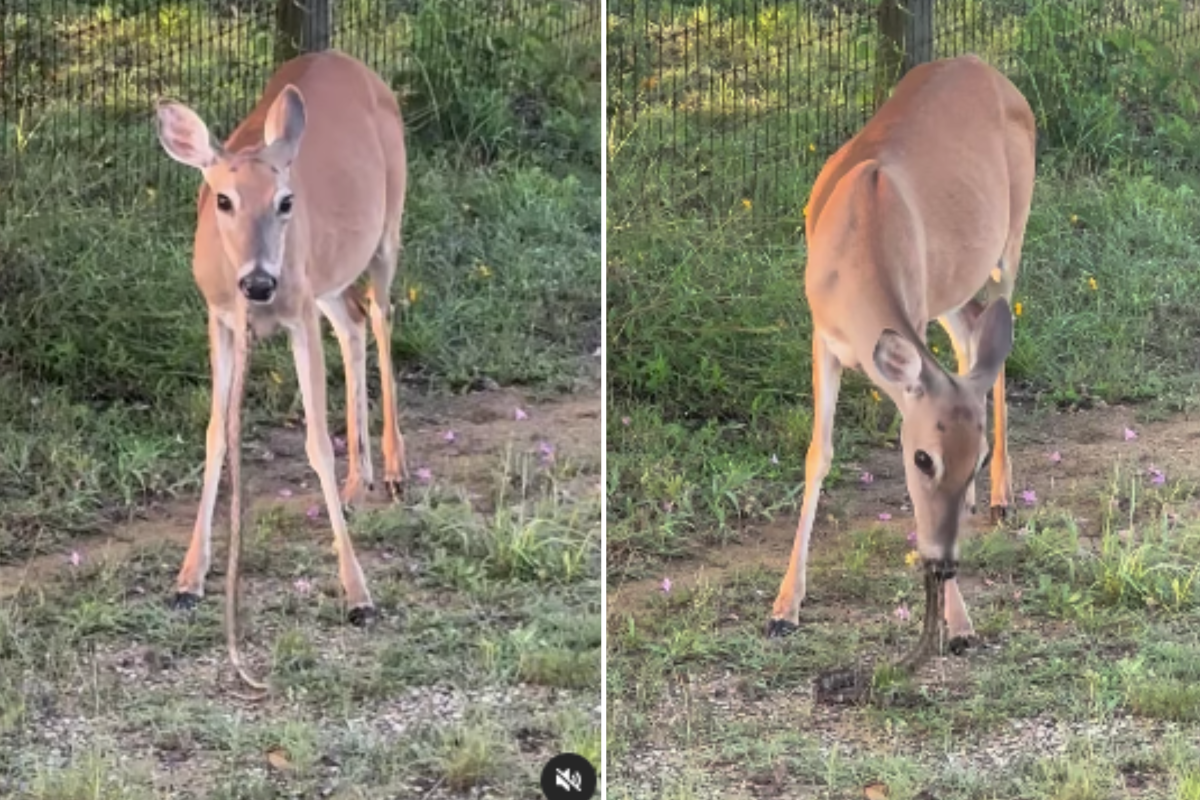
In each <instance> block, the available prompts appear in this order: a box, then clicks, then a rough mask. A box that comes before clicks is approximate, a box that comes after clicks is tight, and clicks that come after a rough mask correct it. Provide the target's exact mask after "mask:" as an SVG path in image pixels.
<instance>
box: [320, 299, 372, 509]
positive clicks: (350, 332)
mask: <svg viewBox="0 0 1200 800" xmlns="http://www.w3.org/2000/svg"><path fill="white" fill-rule="evenodd" d="M317 305H318V306H319V307H320V309H321V312H322V313H323V314H325V317H326V318H327V319H328V320H329V323H330V325H332V326H333V331H334V333H336V334H337V338H338V343H339V344H340V345H341V347H342V361H343V362H344V364H345V367H346V448H347V450H348V453H347V455H348V460H349V462H350V466H349V469H348V470H347V472H346V483H345V485H344V486H343V487H342V502H343V503H345V504H347V505H350V506H353V505H357V504H359V503H361V502H362V501H363V499H364V498H365V496H366V492H367V491H369V490H370V489H373V488H374V484H375V474H374V469H373V468H372V466H371V438H370V435H369V420H370V418H371V417H370V412H369V410H368V406H367V337H366V334H367V326H366V314H365V312H364V309H363V307H362V299H361V298H360V297H359V296H358V293H357V290H355V289H354V288H353V287H351V288H350V289H347V290H346V291H345V292H344V293H343V294H342V296H341V297H334V298H330V299H322V300H318V301H317Z"/></svg>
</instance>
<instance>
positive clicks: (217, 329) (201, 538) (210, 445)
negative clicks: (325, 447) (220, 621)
mask: <svg viewBox="0 0 1200 800" xmlns="http://www.w3.org/2000/svg"><path fill="white" fill-rule="evenodd" d="M233 336H234V332H233V331H232V330H230V328H229V327H228V326H226V325H225V323H223V322H222V321H221V319H220V317H219V316H218V314H217V313H216V311H214V310H212V309H209V312H208V356H209V360H210V362H211V366H212V413H211V416H210V417H209V420H208V433H207V435H206V437H205V442H204V451H205V452H204V487H203V489H201V492H200V509H199V511H198V512H197V514H196V526H195V527H194V528H193V529H192V541H191V544H190V545H189V546H188V551H187V556H186V557H185V558H184V559H183V566H182V567H181V568H180V570H179V577H178V579H177V580H176V593H175V599H174V601H173V603H172V605H173V606H174V607H175V608H178V609H190V608H194V607H195V605H196V603H198V602H199V601H200V598H201V597H203V596H204V578H205V576H206V575H208V567H209V563H210V562H211V560H212V524H213V510H214V508H215V507H216V504H217V490H218V488H219V486H220V483H221V464H222V462H223V461H224V459H225V452H226V445H227V443H226V439H225V423H226V416H227V414H228V413H229V392H230V388H231V386H232V385H233V355H234V353H233V345H234V341H233Z"/></svg>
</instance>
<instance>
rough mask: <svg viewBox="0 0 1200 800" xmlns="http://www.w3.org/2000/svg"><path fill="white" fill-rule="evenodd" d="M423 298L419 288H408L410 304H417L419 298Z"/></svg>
mask: <svg viewBox="0 0 1200 800" xmlns="http://www.w3.org/2000/svg"><path fill="white" fill-rule="evenodd" d="M420 296H421V288H420V287H419V286H410V287H408V302H410V303H416V302H417V298H418V297H420Z"/></svg>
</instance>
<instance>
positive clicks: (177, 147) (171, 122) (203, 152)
mask: <svg viewBox="0 0 1200 800" xmlns="http://www.w3.org/2000/svg"><path fill="white" fill-rule="evenodd" d="M154 118H155V127H156V128H157V129H158V141H159V142H161V143H162V146H163V150H166V151H167V155H169V156H170V157H171V158H173V159H175V160H176V161H178V162H179V163H181V164H187V165H188V166H189V167H195V168H196V169H208V168H209V167H211V166H212V165H213V164H215V163H216V161H217V157H218V156H219V155H220V152H221V146H220V145H218V144H217V143H216V142H214V141H213V138H212V134H211V133H209V131H208V126H207V125H205V124H204V120H202V119H200V116H199V115H198V114H197V113H196V112H195V111H192V110H191V109H190V108H188V107H187V106H185V105H184V104H183V103H176V102H174V101H172V100H160V101H159V103H158V107H157V109H155V117H154Z"/></svg>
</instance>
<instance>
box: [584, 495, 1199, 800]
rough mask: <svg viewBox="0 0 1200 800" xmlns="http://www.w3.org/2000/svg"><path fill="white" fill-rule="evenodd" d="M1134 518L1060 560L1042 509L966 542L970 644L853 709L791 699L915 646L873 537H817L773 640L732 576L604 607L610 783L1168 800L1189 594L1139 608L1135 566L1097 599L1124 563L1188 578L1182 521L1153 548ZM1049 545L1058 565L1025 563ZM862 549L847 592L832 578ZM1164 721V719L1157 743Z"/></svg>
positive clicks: (1185, 705)
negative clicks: (861, 576) (792, 625)
mask: <svg viewBox="0 0 1200 800" xmlns="http://www.w3.org/2000/svg"><path fill="white" fill-rule="evenodd" d="M1127 488H1128V487H1127ZM1139 488H1140V489H1144V488H1145V487H1139ZM1148 494H1154V493H1153V492H1150V493H1148ZM1154 496H1155V497H1156V498H1157V499H1158V500H1161V499H1162V498H1163V497H1164V496H1165V493H1164V494H1159V495H1154ZM1114 499H1116V498H1114ZM1139 520H1140V521H1139V523H1138V524H1137V525H1136V526H1135V528H1134V530H1133V532H1132V534H1129V533H1118V531H1117V530H1116V529H1115V528H1114V529H1113V530H1112V531H1110V532H1109V533H1107V534H1104V535H1102V536H1101V537H1099V540H1098V541H1089V542H1086V543H1082V545H1083V546H1082V547H1081V546H1080V545H1081V542H1080V540H1079V538H1078V534H1077V533H1075V532H1074V525H1075V523H1074V520H1073V517H1072V516H1070V515H1068V514H1064V513H1063V512H1060V511H1053V510H1047V511H1045V512H1042V513H1038V514H1036V515H1034V516H1033V517H1032V519H1030V520H1029V521H1028V522H1027V523H1025V524H1023V525H1022V527H1021V529H1020V530H1019V531H1018V530H1016V529H1014V528H1009V529H998V530H996V531H994V532H991V533H988V534H986V535H984V536H982V537H980V538H977V539H973V540H971V541H970V546H969V547H968V549H967V551H966V553H965V554H964V559H963V563H964V565H970V566H967V567H965V572H964V575H965V576H966V580H968V581H969V583H968V584H967V585H969V586H971V587H974V588H972V589H971V590H970V591H969V592H968V601H967V602H968V604H969V606H970V607H971V610H972V615H973V617H974V620H975V624H976V629H977V632H978V633H979V634H980V635H981V636H982V637H983V647H982V649H976V650H974V651H972V653H971V654H970V656H969V657H968V658H967V659H966V660H962V659H957V658H949V659H948V661H947V662H946V663H945V664H944V665H943V666H935V667H932V668H928V669H926V670H924V671H923V672H922V673H921V675H919V676H918V677H917V678H916V679H915V680H914V679H907V678H902V677H900V676H895V675H892V674H889V673H888V671H887V669H886V668H885V669H882V670H877V672H876V676H875V686H874V688H875V693H874V696H873V698H872V700H871V701H870V702H869V703H868V704H866V705H865V706H861V707H857V708H842V709H824V710H823V709H821V708H820V707H814V706H813V704H812V702H811V700H810V699H809V686H810V684H811V681H812V679H813V676H814V675H815V674H816V673H817V672H819V671H821V670H824V669H829V668H834V667H841V666H845V665H846V663H847V661H848V660H851V659H855V658H863V657H865V658H868V659H879V658H891V657H894V656H895V655H898V654H899V653H900V652H901V650H902V649H903V648H904V647H906V646H907V645H908V644H910V643H911V640H912V638H913V637H915V636H916V627H917V626H918V625H919V622H918V621H917V619H916V617H914V619H913V620H912V621H911V622H907V623H901V622H898V621H897V620H896V619H895V618H894V617H893V615H892V614H891V613H890V611H891V609H892V607H893V606H894V605H896V603H897V602H899V601H898V600H897V598H901V599H903V598H907V602H908V603H912V602H913V598H917V597H919V596H920V578H919V573H918V572H917V571H916V570H915V569H914V568H905V567H904V566H903V562H902V560H901V559H899V558H897V557H896V549H897V547H900V548H902V547H903V540H902V539H901V538H900V537H898V536H896V535H895V534H894V533H893V534H890V535H879V534H878V533H876V532H875V531H873V530H871V529H862V528H861V527H860V528H859V529H858V530H856V531H854V535H842V536H839V537H837V538H825V539H823V540H821V542H820V545H819V546H818V547H817V548H816V549H815V550H814V555H813V558H814V562H813V564H812V565H811V567H810V573H809V574H810V594H811V595H813V596H815V597H817V598H819V602H818V603H817V604H816V605H810V606H808V607H806V609H805V611H804V612H803V618H804V624H803V626H802V629H801V630H800V632H799V633H797V634H796V635H795V636H794V637H792V638H790V639H787V640H784V641H783V642H782V643H780V642H779V641H769V640H766V639H764V638H763V637H762V633H761V624H762V619H763V615H764V614H765V610H766V608H767V605H766V603H767V601H768V600H769V598H770V597H771V595H772V594H773V592H774V590H775V588H776V586H777V581H778V578H779V575H778V574H777V573H776V572H775V571H771V570H764V569H762V568H756V567H737V566H734V567H731V568H728V569H724V570H719V571H714V572H712V573H711V574H708V575H707V576H704V575H703V574H702V575H701V577H700V582H699V583H698V584H697V585H695V586H694V587H691V588H688V589H683V590H672V592H671V593H670V594H667V595H663V594H662V593H659V594H658V596H657V597H651V598H649V599H647V600H645V601H642V602H638V603H636V604H634V605H628V604H626V605H625V606H623V607H622V608H621V609H620V610H619V611H618V612H617V613H615V614H613V615H611V616H610V620H609V632H610V639H609V642H610V644H609V647H610V656H609V662H608V670H609V672H608V675H609V718H608V720H609V722H608V726H609V731H610V732H611V733H610V740H609V764H610V770H611V778H610V782H609V787H610V792H613V793H614V794H613V796H614V797H617V798H641V797H654V796H660V794H659V793H660V792H666V793H667V796H672V795H671V794H670V792H672V791H675V792H681V794H680V795H679V796H683V797H714V796H718V795H721V796H731V797H751V796H755V795H754V794H753V792H752V791H751V792H750V793H746V790H745V788H743V787H747V786H748V785H751V784H755V785H759V786H763V785H769V786H773V787H775V788H774V791H777V792H781V793H782V796H796V795H799V796H808V795H809V794H811V795H812V796H818V797H825V796H831V797H840V796H848V795H846V794H845V793H846V792H851V793H852V792H855V791H860V792H861V787H862V786H864V785H866V784H868V783H872V782H875V781H882V782H884V783H886V784H887V785H888V786H889V787H890V789H891V790H892V794H891V796H895V797H905V798H911V797H916V796H918V793H919V792H921V791H928V792H930V793H931V794H932V795H933V796H936V797H940V796H953V797H971V798H975V797H979V798H985V797H986V798H991V797H1039V798H1041V797H1046V798H1050V797H1055V798H1057V797H1092V796H1096V797H1112V796H1124V795H1123V794H1121V791H1123V790H1124V789H1125V788H1126V787H1127V786H1129V787H1132V786H1133V785H1134V784H1133V783H1131V782H1129V781H1130V780H1131V779H1130V777H1129V776H1131V775H1132V776H1133V779H1135V780H1144V781H1145V785H1146V786H1147V787H1148V788H1149V789H1150V791H1151V793H1150V795H1149V796H1153V797H1184V796H1187V795H1186V794H1183V792H1185V790H1186V787H1187V785H1188V782H1189V781H1191V780H1193V778H1192V777H1190V776H1191V775H1192V774H1193V772H1192V766H1191V763H1192V760H1193V759H1194V758H1195V757H1196V756H1197V755H1198V753H1197V751H1196V749H1195V742H1194V739H1195V736H1196V735H1197V734H1198V733H1200V727H1197V723H1198V722H1200V717H1198V716H1197V714H1198V713H1200V698H1198V697H1197V694H1196V691H1195V677H1196V667H1195V664H1196V663H1197V661H1196V658H1197V656H1200V639H1197V638H1196V630H1197V628H1196V625H1197V622H1198V621H1200V597H1197V596H1195V595H1194V594H1193V595H1189V596H1187V597H1186V598H1184V599H1183V600H1181V601H1180V602H1176V603H1173V604H1168V603H1164V602H1158V601H1148V598H1152V597H1154V596H1155V591H1156V590H1155V587H1156V586H1158V585H1159V580H1158V577H1157V575H1156V574H1155V573H1154V572H1153V571H1151V572H1148V573H1143V574H1139V575H1131V576H1129V577H1128V578H1127V581H1128V584H1129V587H1130V589H1131V590H1132V594H1136V596H1137V597H1138V598H1139V600H1137V601H1132V600H1129V599H1117V598H1114V597H1112V595H1111V593H1110V592H1109V591H1108V590H1107V588H1106V587H1107V585H1108V583H1109V581H1110V580H1111V577H1112V575H1113V572H1114V570H1117V569H1118V566H1117V565H1119V564H1120V563H1122V562H1124V561H1128V560H1130V559H1132V558H1134V557H1135V555H1137V554H1140V559H1141V560H1143V561H1145V562H1147V563H1156V564H1163V565H1166V564H1169V565H1171V567H1172V569H1173V570H1178V571H1179V572H1182V573H1185V574H1191V575H1195V574H1197V572H1198V571H1200V518H1198V517H1196V515H1195V513H1194V512H1192V513H1191V514H1189V516H1188V517H1187V518H1186V519H1176V521H1175V522H1174V523H1172V525H1171V526H1170V533H1169V535H1163V534H1162V533H1161V530H1160V529H1159V526H1160V525H1162V524H1163V523H1162V521H1161V520H1160V519H1158V518H1156V517H1155V515H1154V513H1153V512H1147V515H1146V516H1145V517H1144V518H1142V517H1139ZM1067 548H1070V551H1071V553H1072V554H1073V556H1072V558H1071V560H1070V561H1069V562H1068V561H1067V560H1066V559H1061V560H1056V559H1055V558H1053V557H1051V556H1048V555H1047V554H1048V553H1052V552H1065V551H1066V550H1067ZM863 552H865V553H866V556H865V558H866V559H867V560H868V561H869V563H870V564H871V567H870V572H871V583H870V590H869V591H865V592H864V591H861V590H857V589H855V588H853V584H851V585H847V578H848V577H850V576H852V575H853V572H854V566H853V565H854V564H855V563H856V560H857V559H859V558H860V556H859V555H857V554H859V553H863ZM1001 552H1003V553H1005V555H1004V556H1003V557H997V556H996V555H995V554H997V553H1001ZM989 554H991V556H990V557H989ZM676 569H684V567H671V566H668V567H667V572H668V573H669V574H673V573H674V571H675V570H676ZM692 569H693V568H692V567H688V568H687V570H688V572H689V573H690V572H691V571H692ZM672 687H691V688H690V689H689V690H687V691H686V692H685V693H684V694H683V695H682V696H680V695H679V694H678V693H677V692H676V691H675V690H673V689H672ZM1167 724H1173V725H1176V726H1177V727H1176V728H1174V729H1173V730H1174V734H1172V735H1171V736H1165V737H1164V736H1162V735H1161V733H1159V732H1161V731H1163V730H1165V727H1164V726H1165V725H1167ZM1039 730H1041V731H1042V732H1041V733H1040V734H1038V733H1037V731H1039ZM1023 732H1024V733H1023ZM1035 735H1040V736H1042V737H1043V739H1042V740H1041V741H1042V745H1041V746H1034V745H1033V742H1034V741H1035V739H1033V738H1031V737H1033V736H1035ZM947 754H956V755H955V756H954V758H952V759H949V760H948V759H947V758H946V756H947ZM997 759H1002V760H997ZM648 763H659V764H660V770H658V771H655V770H650V771H647V770H646V768H645V766H644V765H646V764H648ZM639 765H642V766H639ZM666 765H674V766H677V767H679V768H681V769H682V768H683V767H684V765H690V766H697V765H705V767H704V772H705V773H706V778H705V783H703V784H700V785H695V786H691V787H690V788H686V783H678V782H677V783H675V784H672V783H671V781H670V780H668V778H667V776H668V775H676V774H678V773H676V772H675V770H674V769H668V768H666ZM747 781H749V784H747ZM688 792H690V794H688ZM1114 792H1116V794H1115V795H1114ZM806 793H808V794H806Z"/></svg>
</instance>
